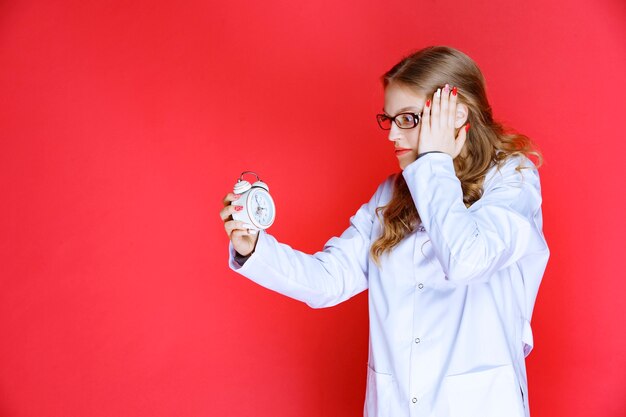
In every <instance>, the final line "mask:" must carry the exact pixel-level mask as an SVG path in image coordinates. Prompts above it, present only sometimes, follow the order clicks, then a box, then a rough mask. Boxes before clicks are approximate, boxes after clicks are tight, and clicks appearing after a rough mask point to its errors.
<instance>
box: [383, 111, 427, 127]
mask: <svg viewBox="0 0 626 417" xmlns="http://www.w3.org/2000/svg"><path fill="white" fill-rule="evenodd" d="M421 117H422V114H421V113H419V114H415V113H398V114H396V115H395V116H393V117H390V116H387V115H386V114H377V115H376V121H377V122H378V126H380V128H381V129H383V130H391V122H395V124H396V126H398V127H399V128H400V129H413V128H414V127H415V126H417V124H418V123H419V122H420V118H421Z"/></svg>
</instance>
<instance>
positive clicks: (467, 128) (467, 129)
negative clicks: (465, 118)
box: [465, 123, 470, 132]
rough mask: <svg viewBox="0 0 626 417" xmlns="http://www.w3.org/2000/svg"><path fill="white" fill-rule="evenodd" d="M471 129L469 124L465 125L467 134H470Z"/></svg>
mask: <svg viewBox="0 0 626 417" xmlns="http://www.w3.org/2000/svg"><path fill="white" fill-rule="evenodd" d="M469 127H470V124H469V123H468V124H466V125H465V131H466V132H469Z"/></svg>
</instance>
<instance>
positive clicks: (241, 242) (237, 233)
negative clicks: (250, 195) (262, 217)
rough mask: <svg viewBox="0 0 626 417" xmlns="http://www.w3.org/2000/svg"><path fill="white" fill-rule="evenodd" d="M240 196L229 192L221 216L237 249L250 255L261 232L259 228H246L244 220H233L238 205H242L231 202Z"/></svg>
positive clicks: (241, 253)
mask: <svg viewBox="0 0 626 417" xmlns="http://www.w3.org/2000/svg"><path fill="white" fill-rule="evenodd" d="M238 198H239V195H237V194H233V193H228V195H226V197H224V208H223V209H222V210H221V211H220V217H221V218H222V220H223V221H224V229H226V234H227V235H228V237H229V238H230V241H231V242H232V243H233V247H234V248H235V250H236V251H237V252H238V253H239V254H240V255H242V256H248V255H250V254H251V253H252V252H254V248H255V246H256V242H257V240H258V238H259V234H258V231H257V230H254V229H248V228H246V224H245V223H244V222H240V221H237V220H233V217H232V214H233V213H234V212H235V211H237V207H242V206H238V205H237V204H233V205H231V204H230V203H231V202H232V201H236V200H237V199H238ZM239 210H241V208H240V209H239Z"/></svg>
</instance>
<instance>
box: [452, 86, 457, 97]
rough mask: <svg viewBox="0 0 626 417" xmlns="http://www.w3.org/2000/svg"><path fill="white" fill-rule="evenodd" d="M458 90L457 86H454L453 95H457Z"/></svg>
mask: <svg viewBox="0 0 626 417" xmlns="http://www.w3.org/2000/svg"><path fill="white" fill-rule="evenodd" d="M456 92H457V89H456V87H454V88H452V95H453V96H456Z"/></svg>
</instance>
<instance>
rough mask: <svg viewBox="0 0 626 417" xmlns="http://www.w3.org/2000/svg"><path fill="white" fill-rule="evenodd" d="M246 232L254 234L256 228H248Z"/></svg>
mask: <svg viewBox="0 0 626 417" xmlns="http://www.w3.org/2000/svg"><path fill="white" fill-rule="evenodd" d="M248 233H250V234H251V235H256V230H255V229H248Z"/></svg>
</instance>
